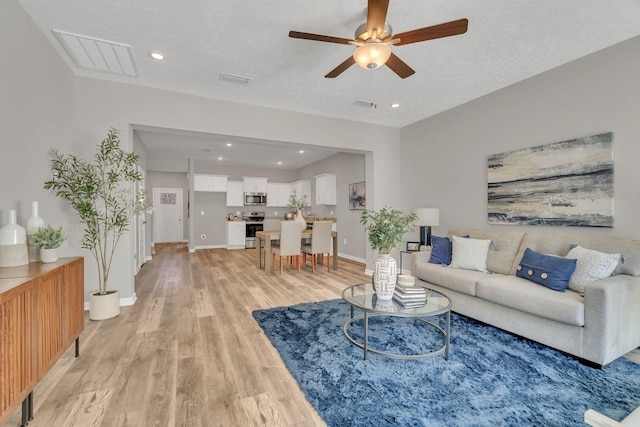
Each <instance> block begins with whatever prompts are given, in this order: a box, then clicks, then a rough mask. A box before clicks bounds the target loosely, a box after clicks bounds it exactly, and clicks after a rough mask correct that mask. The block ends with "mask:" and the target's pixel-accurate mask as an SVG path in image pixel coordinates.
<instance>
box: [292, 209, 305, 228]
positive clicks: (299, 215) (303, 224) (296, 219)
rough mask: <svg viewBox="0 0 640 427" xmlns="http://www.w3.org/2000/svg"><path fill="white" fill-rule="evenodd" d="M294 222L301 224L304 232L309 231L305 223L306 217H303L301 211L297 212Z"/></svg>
mask: <svg viewBox="0 0 640 427" xmlns="http://www.w3.org/2000/svg"><path fill="white" fill-rule="evenodd" d="M294 221H296V222H299V223H300V227H301V229H302V231H304V230H306V229H307V221H305V219H304V216H302V211H301V210H300V211H298V212H296V217H295V219H294Z"/></svg>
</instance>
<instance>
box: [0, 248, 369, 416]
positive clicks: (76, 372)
mask: <svg viewBox="0 0 640 427" xmlns="http://www.w3.org/2000/svg"><path fill="white" fill-rule="evenodd" d="M339 265H340V268H339V269H338V270H337V271H333V269H332V270H331V272H330V273H329V272H327V270H326V267H325V268H324V269H321V268H316V273H315V274H312V273H311V263H310V262H309V263H308V264H307V267H306V268H304V269H303V270H302V274H301V275H298V274H297V271H296V269H295V268H292V269H291V270H288V271H286V270H285V272H284V274H283V275H282V276H280V274H279V272H276V273H274V274H272V275H271V276H268V277H267V276H265V275H264V271H263V270H258V269H257V268H256V267H255V252H254V250H236V251H227V250H226V249H209V250H199V251H197V252H196V253H189V252H188V250H187V248H186V246H185V245H184V244H163V245H156V254H155V255H154V258H153V260H152V261H149V262H147V263H146V264H145V265H144V267H143V269H142V271H141V272H140V273H138V275H137V277H136V294H137V296H138V300H137V301H136V303H135V305H133V306H131V307H123V308H122V312H121V314H120V316H118V317H117V318H115V319H110V320H106V321H100V322H95V321H91V320H89V319H88V317H86V318H85V324H86V328H85V331H84V332H83V334H82V335H81V337H80V357H79V358H77V359H76V358H74V357H73V349H69V350H68V351H67V352H66V353H65V354H64V356H63V357H62V358H61V359H60V360H59V361H58V363H57V364H56V365H55V366H54V367H53V368H52V370H51V371H50V372H49V373H48V374H47V375H46V376H45V378H44V379H43V381H42V382H41V383H40V384H38V386H37V387H36V389H35V393H34V405H35V418H34V420H33V421H31V422H30V423H29V426H30V427H40V426H47V427H50V426H57V427H60V426H82V427H85V426H207V427H208V426H225V427H228V426H323V425H324V422H323V421H322V419H321V418H320V417H319V416H318V414H317V413H316V411H315V409H314V408H313V407H312V406H311V404H310V403H309V402H308V401H307V400H306V398H305V396H304V394H303V393H302V391H301V390H300V389H299V387H298V385H297V383H296V381H295V380H294V379H293V377H291V375H290V374H289V371H288V370H287V368H286V367H285V366H284V363H283V362H282V360H281V359H280V356H279V355H278V353H277V351H276V350H275V349H274V348H273V346H272V345H271V342H270V341H269V340H268V339H267V338H266V336H265V335H264V334H263V332H262V330H261V329H260V328H259V327H258V325H257V324H256V323H255V321H254V320H253V317H252V316H251V313H252V311H254V310H257V309H262V308H270V307H277V306H286V305H292V304H297V303H303V302H312V301H321V300H327V299H335V298H340V296H341V293H342V290H343V289H344V288H345V287H346V286H348V285H351V284H353V283H359V282H363V281H367V280H371V278H370V276H367V275H365V274H364V265H363V264H359V263H355V262H351V261H348V260H345V259H340V264H339ZM87 315H88V313H87ZM19 424H20V411H19V410H18V411H17V412H16V413H15V414H14V415H13V416H12V418H11V419H10V420H9V422H8V423H7V426H18V425H19Z"/></svg>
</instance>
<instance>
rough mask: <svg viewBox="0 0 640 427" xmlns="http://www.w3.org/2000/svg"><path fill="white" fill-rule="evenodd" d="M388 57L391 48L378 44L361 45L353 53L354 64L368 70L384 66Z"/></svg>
mask: <svg viewBox="0 0 640 427" xmlns="http://www.w3.org/2000/svg"><path fill="white" fill-rule="evenodd" d="M389 56H391V48H389V46H387V45H386V44H383V43H378V42H373V43H367V44H363V45H362V46H360V47H359V48H357V49H356V51H355V52H353V59H355V61H356V64H358V65H359V66H361V67H362V68H366V69H369V70H373V69H375V68H378V67H379V66H381V65H384V63H385V62H387V59H389Z"/></svg>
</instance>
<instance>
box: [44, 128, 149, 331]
mask: <svg viewBox="0 0 640 427" xmlns="http://www.w3.org/2000/svg"><path fill="white" fill-rule="evenodd" d="M118 133H119V131H118V130H117V129H114V128H111V129H110V130H109V131H108V133H107V137H106V138H105V139H104V140H102V142H101V143H100V144H99V145H98V146H97V152H96V154H95V156H94V160H93V162H89V161H85V160H82V159H80V158H78V157H77V156H74V155H70V154H60V153H59V152H58V151H57V150H55V149H54V150H51V151H50V153H49V156H50V158H51V170H52V172H53V179H51V180H50V181H47V182H45V186H44V187H45V188H46V189H51V190H54V191H55V193H56V195H57V196H59V197H61V198H63V199H64V200H66V201H67V202H69V204H70V205H71V207H72V208H73V209H74V210H75V211H76V213H77V214H78V215H79V216H80V222H81V223H83V224H84V234H83V236H82V241H81V246H82V247H83V248H85V249H88V250H89V251H91V253H92V254H93V257H94V258H95V260H96V264H97V266H98V284H99V290H98V292H96V293H93V294H91V295H90V299H89V304H90V309H89V317H90V318H91V319H94V320H100V319H108V318H111V317H115V316H117V315H118V314H119V313H120V301H119V295H118V291H110V290H108V289H107V287H108V283H109V272H110V271H111V263H112V261H113V256H114V254H115V251H116V248H117V246H118V243H119V242H120V238H121V237H122V235H123V234H124V233H125V232H126V231H127V230H128V226H129V223H130V220H131V218H133V217H134V216H135V215H138V214H141V213H142V212H144V211H145V210H146V209H147V208H148V205H147V203H146V202H145V199H144V194H138V195H135V196H134V194H133V184H134V183H136V182H138V181H141V180H142V176H141V174H140V173H139V172H138V171H137V168H136V163H137V161H138V158H139V156H138V155H136V154H134V153H128V152H125V151H124V150H123V149H122V148H121V147H120V139H119V137H118ZM105 304H106V307H105Z"/></svg>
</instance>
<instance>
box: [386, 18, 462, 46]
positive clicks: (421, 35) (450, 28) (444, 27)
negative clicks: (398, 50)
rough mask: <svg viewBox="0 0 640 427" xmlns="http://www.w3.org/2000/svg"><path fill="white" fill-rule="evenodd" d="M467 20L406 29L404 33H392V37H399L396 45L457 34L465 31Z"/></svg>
mask: <svg viewBox="0 0 640 427" xmlns="http://www.w3.org/2000/svg"><path fill="white" fill-rule="evenodd" d="M468 25H469V20H468V19H466V18H464V19H458V20H457V21H451V22H445V23H444V24H439V25H433V26H431V27H425V28H420V29H418V30H413V31H407V32H405V33H400V34H394V35H393V38H394V39H400V41H399V42H398V43H396V46H402V45H403V44H409V43H417V42H423V41H425V40H433V39H439V38H442V37H449V36H457V35H458V34H464V33H466V32H467V27H468Z"/></svg>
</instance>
